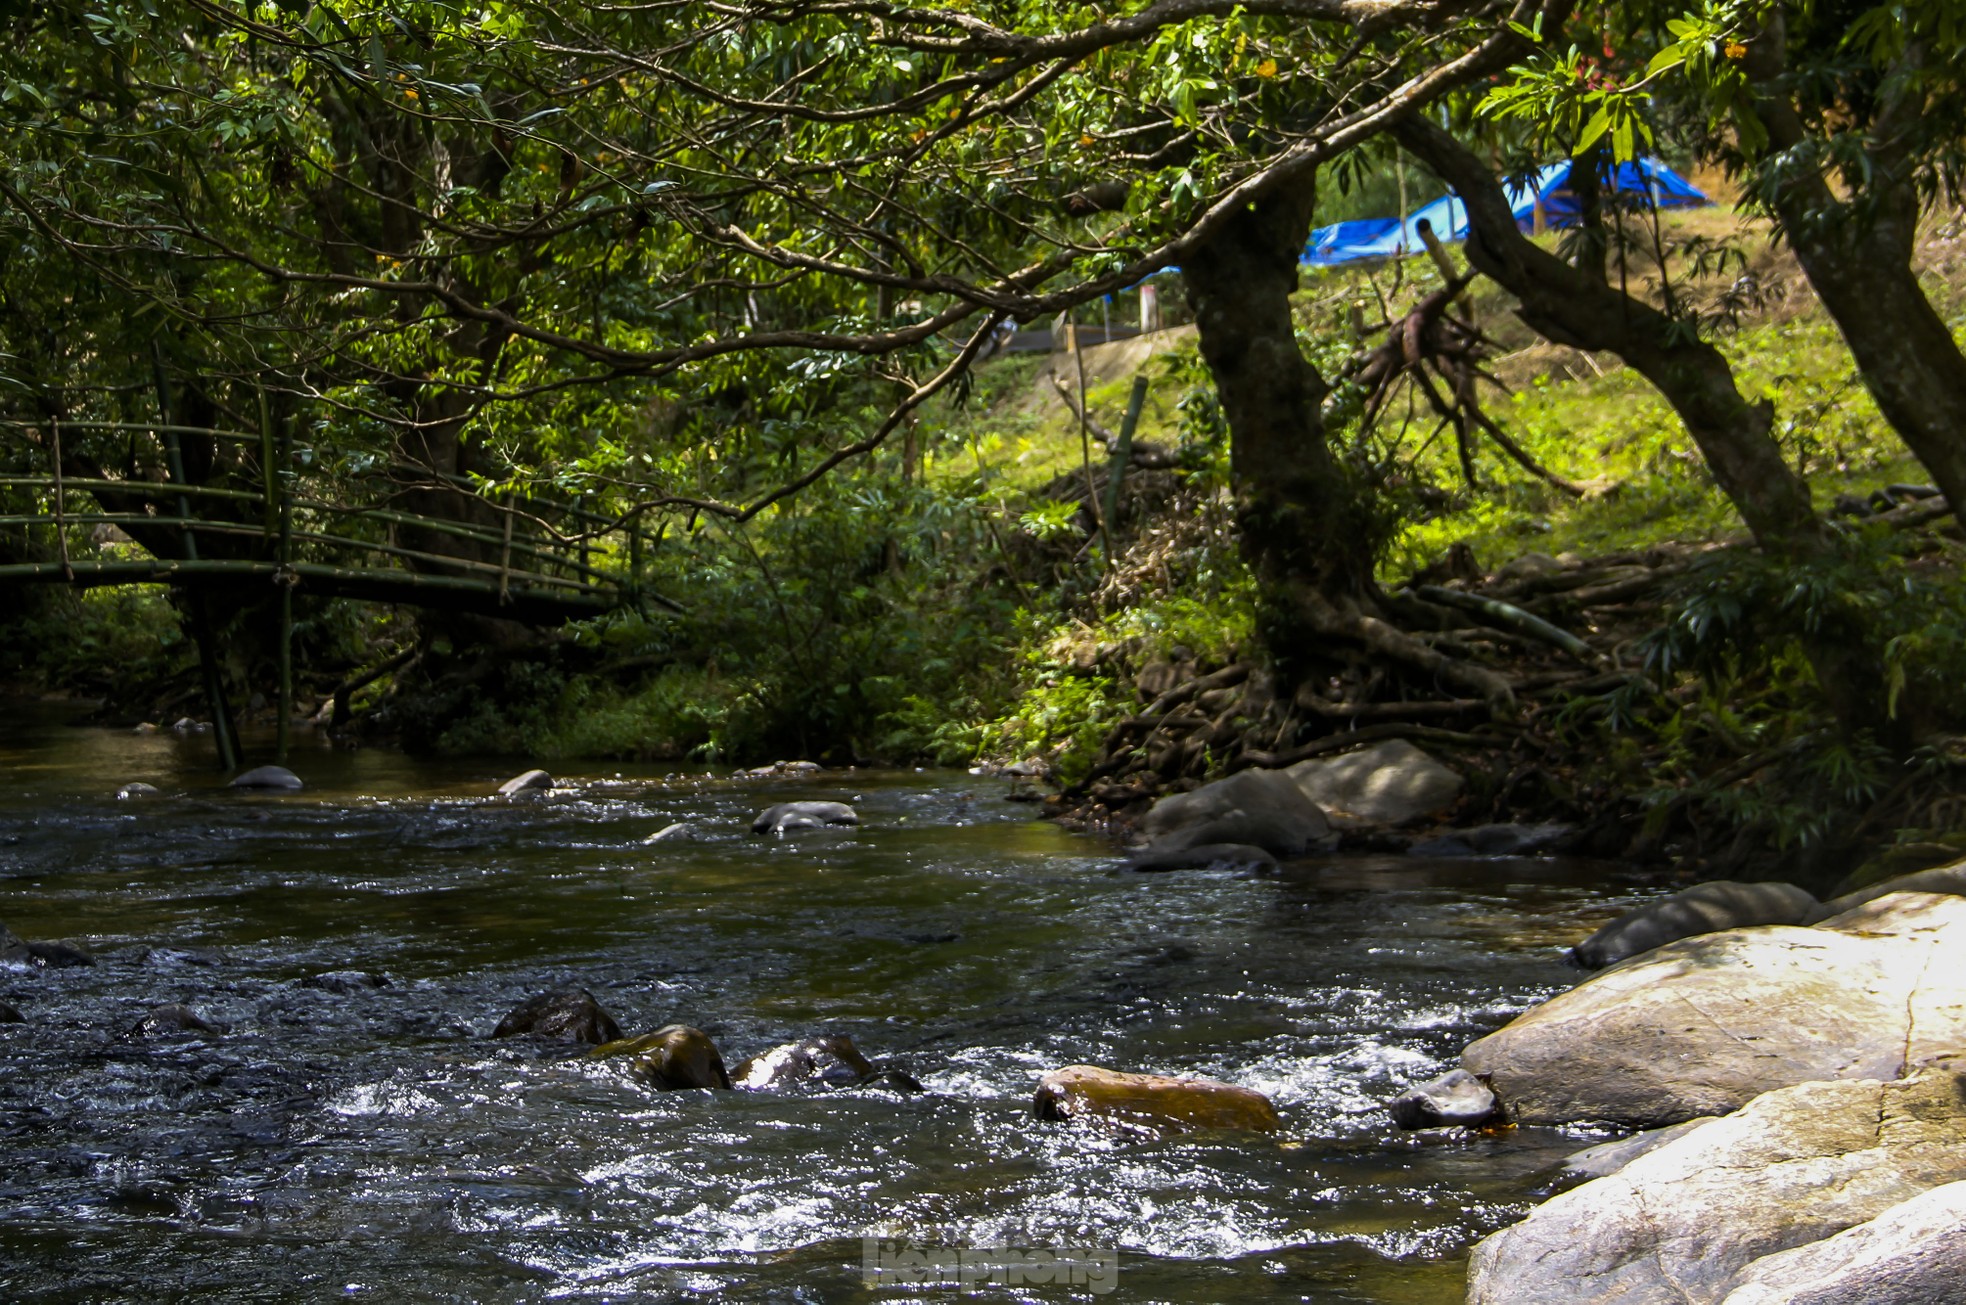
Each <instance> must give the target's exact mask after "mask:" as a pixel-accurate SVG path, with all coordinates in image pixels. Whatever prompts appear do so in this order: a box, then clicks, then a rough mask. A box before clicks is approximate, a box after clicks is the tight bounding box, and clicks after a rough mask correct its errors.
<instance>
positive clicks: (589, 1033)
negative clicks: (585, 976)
mask: <svg viewBox="0 0 1966 1305" xmlns="http://www.w3.org/2000/svg"><path fill="white" fill-rule="evenodd" d="M522 1033H529V1034H531V1035H533V1036H534V1037H539V1038H559V1039H561V1040H562V1041H565V1042H592V1043H603V1042H613V1041H614V1040H615V1039H617V1038H619V1037H620V1036H621V1026H620V1025H619V1024H616V1023H615V1022H614V1017H613V1016H612V1015H610V1014H608V1013H607V1012H606V1011H604V1010H602V1009H601V1003H599V1002H597V1001H595V1000H594V994H593V993H591V992H588V991H587V990H586V989H585V988H562V989H560V990H559V991H557V992H547V993H541V994H540V995H539V996H537V997H530V998H528V999H526V1000H525V1001H522V1002H520V1003H519V1004H518V1005H517V1006H514V1007H513V1008H512V1013H511V1014H509V1015H507V1016H506V1017H505V1018H504V1019H502V1020H500V1021H499V1022H498V1027H497V1028H495V1029H493V1030H492V1036H493V1037H494V1038H510V1037H516V1036H518V1035H519V1034H522Z"/></svg>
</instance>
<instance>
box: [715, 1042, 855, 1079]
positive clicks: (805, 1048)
mask: <svg viewBox="0 0 1966 1305" xmlns="http://www.w3.org/2000/svg"><path fill="white" fill-rule="evenodd" d="M875 1073H876V1070H875V1069H874V1065H873V1062H871V1061H869V1060H868V1059H867V1058H866V1057H865V1056H863V1055H861V1054H860V1048H858V1047H856V1046H854V1045H853V1039H852V1038H849V1037H847V1036H846V1035H844V1034H836V1035H834V1036H832V1037H827V1038H807V1039H806V1040H805V1041H803V1042H787V1043H785V1044H784V1045H783V1046H778V1047H773V1048H772V1049H771V1050H770V1051H767V1052H763V1053H761V1054H759V1055H756V1056H753V1057H751V1058H750V1059H749V1060H747V1061H745V1062H744V1063H743V1064H741V1065H739V1066H738V1067H737V1071H736V1072H735V1073H734V1074H732V1075H731V1086H732V1087H735V1088H740V1089H742V1090H743V1091H746V1092H782V1091H784V1090H785V1089H787V1088H792V1087H799V1086H805V1085H816V1086H820V1087H852V1086H853V1085H854V1084H856V1083H864V1082H865V1081H867V1080H868V1079H870V1078H872V1077H874V1074H875Z"/></svg>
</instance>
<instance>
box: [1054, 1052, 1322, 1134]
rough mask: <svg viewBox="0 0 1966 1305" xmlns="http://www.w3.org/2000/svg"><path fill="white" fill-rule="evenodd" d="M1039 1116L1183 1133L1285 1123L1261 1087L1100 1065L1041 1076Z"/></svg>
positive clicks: (1269, 1127)
mask: <svg viewBox="0 0 1966 1305" xmlns="http://www.w3.org/2000/svg"><path fill="white" fill-rule="evenodd" d="M1031 1105H1032V1109H1033V1111H1034V1112H1035V1113H1036V1115H1037V1117H1038V1118H1039V1119H1057V1120H1079V1119H1090V1120H1102V1121H1106V1122H1109V1123H1113V1124H1118V1125H1121V1126H1123V1127H1130V1128H1142V1129H1149V1130H1152V1131H1154V1132H1163V1133H1182V1132H1188V1131H1191V1130H1194V1129H1202V1128H1241V1129H1254V1130H1257V1131H1260V1132H1269V1131H1271V1130H1274V1129H1277V1128H1281V1127H1282V1126H1283V1121H1282V1120H1281V1119H1279V1118H1278V1117H1277V1110H1276V1107H1275V1106H1273V1105H1271V1104H1270V1099H1269V1098H1268V1097H1266V1096H1264V1095H1263V1094H1262V1093H1261V1092H1254V1091H1251V1090H1250V1089H1249V1088H1242V1087H1236V1086H1235V1085H1233V1084H1230V1083H1222V1082H1218V1081H1217V1080H1215V1079H1212V1078H1173V1077H1171V1076H1169V1075H1165V1074H1127V1073H1123V1072H1121V1071H1119V1070H1116V1069H1101V1068H1100V1067H1099V1066H1097V1065H1067V1066H1066V1067H1065V1068H1064V1069H1058V1070H1053V1071H1052V1072H1051V1073H1049V1074H1046V1075H1045V1076H1044V1077H1043V1078H1042V1079H1039V1080H1038V1091H1037V1096H1036V1097H1035V1098H1034V1099H1033V1101H1032V1103H1031Z"/></svg>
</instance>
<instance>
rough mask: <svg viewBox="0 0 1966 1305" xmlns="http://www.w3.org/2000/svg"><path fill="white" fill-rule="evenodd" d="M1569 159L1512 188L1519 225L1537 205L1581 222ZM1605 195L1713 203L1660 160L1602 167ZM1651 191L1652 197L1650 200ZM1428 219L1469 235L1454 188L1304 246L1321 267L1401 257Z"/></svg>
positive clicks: (1550, 216) (1666, 203) (1571, 222)
mask: <svg viewBox="0 0 1966 1305" xmlns="http://www.w3.org/2000/svg"><path fill="white" fill-rule="evenodd" d="M1570 168H1571V161H1570V160H1569V159H1565V160H1564V161H1563V162H1561V163H1552V164H1550V166H1548V167H1547V168H1544V169H1543V170H1542V171H1541V172H1539V173H1537V174H1536V179H1535V181H1534V183H1533V184H1528V185H1522V186H1511V187H1509V205H1510V207H1511V208H1513V209H1514V210H1515V220H1516V225H1517V226H1519V227H1521V228H1522V229H1523V230H1524V231H1528V230H1530V229H1531V228H1532V227H1533V226H1534V224H1535V220H1536V208H1537V206H1538V204H1540V205H1541V206H1542V210H1543V223H1544V225H1545V226H1550V227H1569V226H1575V225H1577V219H1578V213H1579V205H1578V202H1577V194H1576V192H1575V191H1573V190H1571V189H1570ZM1604 190H1605V192H1606V194H1607V197H1608V196H1609V195H1610V194H1612V193H1614V192H1615V193H1616V194H1618V195H1622V196H1625V197H1626V199H1625V202H1627V203H1636V204H1637V205H1638V206H1639V207H1644V206H1646V205H1647V204H1648V203H1649V204H1653V205H1656V206H1657V207H1659V208H1694V207H1697V206H1699V205H1701V204H1707V203H1711V202H1712V201H1711V200H1709V199H1708V198H1707V197H1706V196H1705V195H1703V194H1701V193H1700V192H1699V191H1698V190H1696V189H1694V187H1693V185H1692V184H1691V183H1690V182H1688V181H1687V180H1686V178H1684V177H1682V176H1680V175H1679V174H1678V173H1677V172H1674V171H1673V170H1672V169H1671V168H1669V167H1667V166H1666V165H1665V164H1663V163H1661V162H1660V161H1659V160H1657V159H1639V160H1636V161H1634V162H1631V163H1626V164H1622V165H1620V166H1619V168H1618V170H1617V173H1616V175H1615V176H1614V175H1613V174H1612V172H1611V170H1610V169H1609V168H1607V169H1605V172H1604ZM1648 195H1649V199H1648ZM1422 218H1424V219H1426V220H1427V222H1428V223H1430V224H1431V225H1432V226H1433V230H1434V234H1435V235H1436V236H1438V237H1440V238H1441V239H1442V240H1463V239H1466V238H1467V234H1468V207H1467V205H1465V204H1463V203H1462V202H1461V201H1460V200H1459V199H1457V198H1456V197H1455V196H1454V195H1453V194H1452V193H1451V192H1450V193H1448V194H1446V195H1442V196H1441V197H1440V198H1439V199H1437V200H1435V201H1434V202H1433V203H1431V204H1428V205H1427V206H1426V207H1424V208H1421V209H1417V210H1415V211H1414V212H1413V213H1411V214H1410V215H1408V217H1407V218H1406V220H1405V221H1403V222H1402V221H1401V220H1400V219H1398V218H1363V219H1360V220H1359V221H1356V222H1340V223H1337V224H1336V225H1334V226H1328V227H1319V228H1318V229H1317V230H1316V231H1313V232H1311V243H1310V245H1309V246H1308V247H1307V248H1306V249H1305V250H1304V260H1303V261H1304V262H1306V263H1311V264H1315V265H1317V266H1319V267H1329V266H1331V265H1333V264H1336V263H1350V262H1355V261H1357V260H1359V259H1363V258H1398V257H1400V256H1402V255H1404V254H1417V253H1419V252H1420V251H1421V250H1423V249H1425V248H1426V245H1425V244H1424V243H1423V242H1422V241H1421V239H1420V230H1419V224H1420V220H1421V219H1422Z"/></svg>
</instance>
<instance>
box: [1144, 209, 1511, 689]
mask: <svg viewBox="0 0 1966 1305" xmlns="http://www.w3.org/2000/svg"><path fill="white" fill-rule="evenodd" d="M1315 195H1316V188H1315V182H1314V181H1313V180H1311V179H1306V180H1304V181H1303V182H1301V183H1299V184H1298V185H1295V186H1293V187H1290V188H1287V189H1284V190H1281V191H1279V192H1278V193H1276V194H1274V195H1271V196H1269V197H1267V198H1265V199H1263V200H1262V201H1260V202H1258V203H1256V204H1252V205H1250V206H1249V207H1248V208H1247V209H1245V210H1244V211H1243V212H1242V213H1241V214H1239V215H1238V216H1237V218H1236V220H1235V221H1234V222H1233V223H1231V224H1230V225H1229V226H1228V227H1227V228H1226V229H1225V230H1224V231H1223V232H1222V234H1221V235H1219V236H1218V237H1216V238H1215V239H1214V240H1212V241H1210V242H1209V244H1208V245H1207V246H1206V247H1204V248H1203V249H1201V250H1198V251H1197V252H1196V253H1195V254H1194V255H1193V256H1192V257H1191V258H1189V259H1188V260H1187V262H1186V263H1185V264H1184V266H1183V267H1182V272H1183V274H1184V275H1185V276H1186V278H1187V282H1188V293H1189V297H1190V300H1191V302H1192V304H1193V307H1194V311H1195V326H1196V330H1197V332H1198V334H1199V336H1200V344H1201V355H1202V358H1203V360H1204V361H1205V362H1207V363H1208V367H1209V371H1210V373H1211V374H1212V375H1213V376H1214V378H1215V388H1216V392H1217V394H1218V395H1219V396H1220V398H1221V401H1222V409H1223V412H1224V414H1225V415H1226V416H1227V418H1228V422H1229V467H1230V479H1231V482H1232V485H1233V489H1234V492H1235V499H1236V523H1237V528H1238V530H1239V531H1240V534H1241V538H1242V549H1243V554H1244V556H1245V557H1246V558H1247V560H1248V562H1249V567H1250V570H1251V571H1252V572H1254V574H1255V576H1256V583H1257V587H1258V591H1259V593H1260V595H1261V600H1262V605H1263V612H1262V622H1263V631H1264V638H1265V641H1266V642H1267V643H1268V645H1269V647H1270V651H1271V653H1272V655H1273V657H1274V658H1275V659H1276V661H1277V663H1278V665H1279V667H1280V668H1282V670H1283V671H1284V673H1285V674H1286V676H1298V675H1301V673H1302V670H1303V666H1304V661H1305V658H1306V656H1307V655H1308V654H1312V653H1329V652H1332V651H1338V652H1339V654H1340V656H1350V655H1358V654H1361V653H1363V654H1366V655H1369V656H1371V657H1373V658H1375V659H1381V660H1390V661H1394V662H1398V663H1401V664H1404V665H1405V666H1407V667H1409V668H1411V669H1413V670H1415V671H1417V672H1419V673H1420V674H1422V675H1425V676H1429V677H1433V678H1437V679H1439V680H1442V681H1445V682H1448V683H1454V684H1459V685H1463V686H1465V687H1468V688H1472V689H1474V690H1476V691H1477V692H1479V693H1481V694H1482V695H1483V696H1484V697H1486V698H1488V699H1490V700H1491V701H1494V702H1498V703H1500V702H1506V701H1508V700H1509V699H1510V697H1511V693H1510V689H1509V686H1508V683H1507V681H1506V680H1504V679H1503V678H1502V677H1500V676H1498V675H1496V674H1494V673H1493V672H1490V671H1486V670H1483V669H1482V668H1480V667H1477V666H1473V665H1470V664H1468V663H1464V662H1460V661H1458V660H1456V659H1454V658H1450V657H1445V656H1443V655H1442V654H1440V653H1438V652H1436V651H1435V650H1434V649H1432V648H1430V647H1428V646H1426V645H1425V644H1422V643H1421V642H1420V641H1418V640H1416V639H1413V638H1412V637H1410V636H1408V635H1406V634H1404V633H1402V632H1401V631H1399V630H1398V629H1396V628H1395V627H1394V626H1392V625H1391V624H1390V623H1388V622H1387V621H1386V619H1385V607H1384V604H1383V601H1382V596H1381V594H1380V592H1379V589H1378V586H1377V584H1376V583H1375V582H1374V580H1373V574H1372V571H1373V562H1374V551H1375V548H1376V545H1377V543H1378V541H1379V538H1380V534H1381V532H1382V530H1383V528H1384V527H1383V524H1382V523H1381V522H1380V521H1379V520H1378V519H1377V514H1376V512H1375V510H1374V507H1375V505H1374V502H1373V497H1372V493H1371V490H1370V488H1369V487H1368V486H1366V485H1364V484H1363V483H1361V481H1360V480H1359V478H1358V477H1356V476H1355V475H1354V474H1353V473H1352V472H1350V470H1349V469H1348V468H1346V467H1345V466H1344V464H1343V463H1342V462H1340V460H1339V459H1338V458H1337V457H1336V456H1335V455H1334V454H1333V452H1332V449H1331V446H1330V445H1329V443H1327V441H1326V439H1325V432H1324V419H1323V416H1322V413H1321V411H1320V405H1321V404H1322V402H1323V400H1324V396H1325V395H1326V394H1328V393H1329V392H1330V387H1329V386H1328V385H1326V384H1325V380H1324V377H1322V376H1321V375H1319V374H1318V370H1317V368H1316V367H1314V366H1312V365H1311V362H1310V360H1309V359H1308V358H1306V357H1305V356H1304V354H1303V351H1302V350H1301V349H1299V348H1298V347H1297V331H1296V326H1295V324H1294V323H1293V322H1292V320H1291V315H1290V294H1291V292H1292V291H1293V290H1295V289H1296V288H1297V261H1298V259H1299V257H1300V256H1301V255H1302V254H1303V251H1304V245H1305V242H1306V241H1307V240H1308V239H1309V237H1310V229H1311V213H1312V209H1313V206H1314V200H1315Z"/></svg>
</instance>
